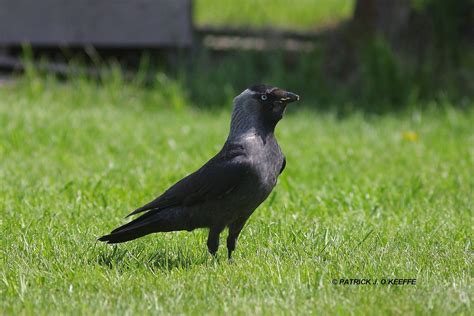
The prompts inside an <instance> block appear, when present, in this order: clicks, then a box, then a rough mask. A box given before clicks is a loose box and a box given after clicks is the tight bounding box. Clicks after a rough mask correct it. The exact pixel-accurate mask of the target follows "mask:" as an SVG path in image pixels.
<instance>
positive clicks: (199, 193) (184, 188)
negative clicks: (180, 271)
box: [99, 84, 299, 259]
mask: <svg viewBox="0 0 474 316" xmlns="http://www.w3.org/2000/svg"><path fill="white" fill-rule="evenodd" d="M297 100H299V96H298V95H296V94H294V93H291V92H287V91H284V90H282V89H279V88H276V87H271V86H267V85H263V84H257V85H253V86H251V87H249V88H247V89H246V90H245V91H244V92H242V93H241V94H240V95H238V96H237V97H235V98H234V109H233V112H232V118H231V123H230V133H229V136H228V138H227V140H226V142H225V144H224V146H223V148H222V149H221V151H220V152H219V153H218V154H217V155H216V156H214V157H213V158H212V159H211V160H209V161H208V162H207V163H206V164H205V165H204V166H202V167H201V168H200V169H199V170H197V171H196V172H194V173H192V174H190V175H188V176H187V177H185V178H184V179H182V180H180V181H178V182H177V183H176V184H174V185H173V186H172V187H171V188H169V189H168V190H167V191H166V192H164V193H163V194H162V195H160V196H159V197H158V198H156V199H155V200H153V201H151V202H150V203H148V204H146V205H144V206H142V207H140V208H138V209H136V210H135V211H133V212H132V213H130V214H129V215H128V216H131V215H135V214H138V213H141V212H146V213H145V214H143V215H141V216H140V217H138V218H136V219H134V220H132V221H131V222H129V223H128V224H125V225H123V226H120V227H119V228H117V229H114V230H113V231H112V232H111V233H110V234H108V235H105V236H102V237H100V238H99V240H100V241H104V242H107V243H109V244H115V243H121V242H125V241H129V240H133V239H136V238H139V237H142V236H145V235H148V234H151V233H157V232H169V231H178V230H188V231H192V230H194V229H196V228H208V229H209V236H208V238H207V247H208V249H209V252H210V253H211V254H212V255H214V256H215V255H216V252H217V248H218V246H219V235H220V233H221V232H222V231H223V230H224V228H226V227H228V228H229V235H228V237H227V251H228V257H229V259H230V258H231V256H232V252H233V251H234V249H235V245H236V242H237V238H238V236H239V234H240V231H241V230H242V228H243V227H244V225H245V222H246V221H247V219H248V218H249V217H250V215H251V214H252V213H253V212H254V210H255V209H256V208H257V207H258V206H259V205H260V204H261V203H262V202H263V201H264V200H265V199H266V198H267V197H268V195H269V194H270V192H271V191H272V189H273V187H274V186H275V185H276V183H277V178H278V176H279V175H280V174H281V172H282V171H283V169H285V165H286V160H285V156H284V155H283V153H282V152H281V149H280V146H278V143H277V140H276V138H275V134H274V130H275V126H276V124H277V123H278V121H280V119H281V118H282V117H283V114H284V112H285V109H286V106H287V104H288V103H290V102H293V101H297ZM128 216H127V217H128Z"/></svg>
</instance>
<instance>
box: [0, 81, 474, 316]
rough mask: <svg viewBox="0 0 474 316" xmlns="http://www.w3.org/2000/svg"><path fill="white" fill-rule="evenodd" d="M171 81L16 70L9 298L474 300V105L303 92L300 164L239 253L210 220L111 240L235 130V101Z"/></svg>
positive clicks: (373, 306)
mask: <svg viewBox="0 0 474 316" xmlns="http://www.w3.org/2000/svg"><path fill="white" fill-rule="evenodd" d="M160 82H161V83H160V84H158V85H156V87H155V88H153V89H151V90H144V89H142V88H139V87H135V86H134V85H131V84H125V83H123V81H121V80H109V81H108V83H107V84H105V85H99V84H96V83H93V82H90V81H87V80H84V79H80V78H79V79H76V80H72V81H71V82H69V83H67V84H64V83H58V82H56V81H55V80H52V79H40V78H38V77H34V76H32V77H30V78H29V79H28V78H21V79H19V80H18V81H17V82H14V83H11V84H8V85H4V86H2V87H0V157H1V163H0V179H1V182H0V212H1V217H0V230H1V232H2V233H1V245H2V246H1V248H0V254H1V265H0V297H1V300H0V311H2V312H1V313H2V314H4V315H18V314H23V315H33V314H34V315H37V314H40V315H50V314H84V315H89V314H129V315H132V314H158V313H160V314H162V313H163V314H183V313H185V314H196V315H201V314H215V315H222V314H224V313H231V314H242V315H244V314H267V315H270V314H294V315H301V314H327V313H329V312H331V313H337V314H357V315H366V314H375V315H379V314H381V313H385V314H403V315H404V314H437V315H446V314H451V313H456V314H464V315H468V314H471V312H472V311H471V305H472V294H473V292H472V283H473V282H472V281H473V278H472V276H473V275H472V272H473V271H472V253H473V250H472V227H473V225H472V224H473V222H472V215H473V205H472V188H473V184H474V182H473V177H472V174H473V163H474V161H473V155H474V152H473V148H474V146H473V145H474V138H473V133H472V122H473V119H474V111H473V110H472V107H470V108H467V109H465V110H460V109H456V108H455V107H453V106H452V105H451V104H446V103H443V102H439V103H437V104H432V105H431V106H429V107H426V109H425V110H423V111H420V110H416V108H414V109H412V110H406V111H403V112H402V113H397V114H386V115H382V116H375V115H366V114H363V113H358V112H355V113H354V114H352V115H349V116H347V117H344V118H338V117H337V116H336V115H334V114H332V113H331V112H330V111H329V112H318V111H311V110H308V109H306V110H305V109H302V110H299V111H298V110H297V108H298V105H295V106H294V107H292V108H290V109H289V111H288V112H289V113H288V115H287V117H286V118H285V119H284V120H283V121H282V122H281V123H280V125H279V126H278V131H277V137H278V139H279V142H280V144H281V147H282V148H283V151H284V153H285V154H286V156H287V167H286V170H285V172H284V174H283V175H282V176H281V177H280V179H279V184H278V186H277V187H276V189H275V190H274V192H273V193H272V195H271V196H270V197H269V199H268V200H267V201H266V202H265V203H264V204H263V205H262V206H261V207H260V208H259V209H257V211H256V212H255V214H254V215H253V216H252V217H251V219H250V221H249V222H248V224H247V226H246V227H245V228H244V230H243V233H242V235H241V238H240V241H239V245H238V247H237V251H236V252H235V255H234V257H235V258H234V262H233V263H229V262H227V260H226V254H225V250H224V249H223V248H224V247H223V246H222V245H221V248H220V250H219V253H218V259H217V260H214V259H212V258H211V257H210V256H209V255H208V253H207V250H206V246H205V239H206V232H205V231H203V230H198V231H194V232H192V233H188V232H177V233H168V234H159V235H152V236H147V237H145V238H142V239H140V240H137V241H135V242H131V243H127V244H123V245H120V246H118V247H110V246H107V245H104V244H101V243H98V242H97V241H96V238H97V237H98V236H100V235H102V234H104V233H106V232H108V231H110V230H111V229H112V228H113V227H115V226H117V225H119V224H122V223H124V222H125V220H124V219H123V217H124V216H125V215H126V214H128V213H129V212H130V210H132V209H134V208H135V207H137V206H139V205H141V204H143V203H144V202H147V201H149V200H150V199H151V198H153V197H155V196H156V194H158V193H160V192H162V191H163V190H164V189H166V188H167V187H168V186H169V185H171V184H172V183H174V182H175V181H176V180H178V179H180V178H181V177H182V176H184V175H185V174H187V173H189V172H191V171H193V170H195V169H196V168H198V167H199V166H200V165H201V164H202V163H203V162H205V161H206V160H207V159H208V158H209V157H211V156H212V155H213V154H214V153H215V152H216V151H218V150H219V149H220V146H221V145H222V143H223V141H224V140H225V137H226V133H227V128H228V122H229V114H230V105H229V106H227V107H225V108H224V109H223V110H215V111H203V110H198V109H196V108H194V107H189V106H188V101H187V99H186V98H185V97H184V96H183V94H182V91H181V90H180V89H179V88H177V87H176V86H175V85H173V84H172V83H170V82H167V81H166V80H161V81H160ZM296 92H298V91H296ZM302 97H303V99H304V95H303V96H302ZM306 102H308V103H310V100H307V101H306ZM300 107H301V106H300ZM222 237H224V236H222ZM222 240H223V239H221V241H222ZM221 244H222V243H221ZM341 278H371V279H376V278H377V279H379V280H380V279H382V278H416V280H417V281H416V282H417V284H416V286H412V285H405V286H386V285H385V286H382V285H377V286H354V285H353V286H342V285H332V284H331V280H332V279H341Z"/></svg>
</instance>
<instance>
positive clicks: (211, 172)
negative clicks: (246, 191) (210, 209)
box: [127, 144, 251, 217]
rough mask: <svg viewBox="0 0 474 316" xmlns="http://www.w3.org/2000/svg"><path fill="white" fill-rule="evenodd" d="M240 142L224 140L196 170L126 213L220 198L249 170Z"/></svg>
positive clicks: (188, 204)
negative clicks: (215, 152)
mask: <svg viewBox="0 0 474 316" xmlns="http://www.w3.org/2000/svg"><path fill="white" fill-rule="evenodd" d="M250 170H251V169H250V166H249V163H248V160H247V159H246V155H245V152H244V149H243V147H242V146H240V145H237V144H226V145H224V148H223V149H222V150H221V151H220V152H219V153H218V154H217V155H216V156H215V157H214V158H212V159H211V160H209V161H208V162H207V163H206V164H205V165H204V166H203V167H201V168H200V169H199V170H198V171H196V172H194V173H192V174H190V175H188V176H187V177H185V178H183V179H182V180H180V181H178V182H177V183H176V184H174V185H173V186H172V187H171V188H169V189H168V190H167V191H166V192H165V193H163V194H162V195H161V196H159V197H157V198H156V199H155V200H153V201H151V202H150V203H148V204H146V205H144V206H142V207H140V208H138V209H136V210H135V211H133V212H132V213H130V214H129V215H127V217H128V216H131V215H134V214H138V213H141V212H144V211H148V210H159V209H165V208H168V207H174V206H190V205H193V204H196V203H201V202H204V201H207V200H214V199H220V198H222V197H223V196H225V195H226V194H228V193H230V192H231V191H232V190H233V189H234V188H235V187H236V186H237V185H238V184H239V183H240V182H241V181H242V179H243V178H244V177H245V176H246V175H248V174H249V173H250Z"/></svg>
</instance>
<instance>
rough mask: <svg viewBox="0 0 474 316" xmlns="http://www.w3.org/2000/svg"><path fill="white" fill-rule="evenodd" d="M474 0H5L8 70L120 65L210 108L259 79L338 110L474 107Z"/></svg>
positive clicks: (0, 47)
mask: <svg viewBox="0 0 474 316" xmlns="http://www.w3.org/2000/svg"><path fill="white" fill-rule="evenodd" d="M473 3H474V2H473V1H472V0H457V1H445V0H300V1H290V0H272V1H270V0H260V1H251V0H240V1H231V0H222V1H210V0H195V1H191V0H174V1H171V0H168V1H167V0H160V1H152V0H139V1H133V2H130V1H114V2H113V3H112V2H109V1H102V0H100V1H86V0H82V1H75V2H73V3H65V2H62V1H56V0H46V1H41V2H37V1H27V0H20V1H19V0H15V1H14V0H1V2H0V30H1V32H0V69H1V70H2V72H3V75H4V77H5V75H9V74H11V73H12V72H13V73H17V74H18V73H20V74H21V73H23V72H24V71H25V69H27V68H28V67H29V69H30V70H29V71H30V73H31V72H32V71H34V72H35V74H38V73H43V74H44V73H46V74H49V75H51V74H53V75H55V76H59V77H63V78H64V77H65V78H71V77H75V76H78V75H81V76H87V77H90V78H93V79H94V80H95V79H98V80H99V81H101V80H103V81H109V80H111V79H110V73H114V75H113V76H121V77H122V76H123V78H122V79H124V80H134V81H135V82H136V81H137V80H138V81H140V85H144V86H147V87H151V88H153V87H157V85H158V86H161V87H163V85H171V86H172V87H173V88H172V89H171V90H173V89H175V90H179V91H180V92H181V93H183V96H184V98H185V99H184V100H183V103H189V104H192V105H195V106H199V107H220V106H223V105H225V104H227V103H226V102H228V101H229V100H230V99H231V98H232V97H233V96H235V95H236V94H237V93H238V92H239V91H241V90H242V89H244V88H245V87H246V86H248V85H250V84H252V83H255V82H266V83H269V84H272V85H277V86H281V87H285V88H287V89H290V90H294V91H297V92H298V93H300V94H301V95H302V96H303V98H304V100H306V101H308V100H311V102H306V103H307V105H309V106H311V107H317V108H321V109H324V108H336V109H337V110H338V111H339V110H341V111H351V110H352V109H363V110H367V111H374V112H384V111H387V110H398V109H401V108H404V107H407V106H414V105H415V106H423V104H427V103H429V101H432V100H435V99H439V98H443V99H449V100H450V101H453V102H454V103H455V104H457V105H459V106H465V105H466V104H468V103H469V100H471V99H472V95H473V91H474V89H473V86H474V76H473V74H474V71H473V70H474V54H473V44H474V41H473V39H474V25H473V21H474V13H473V12H474V5H473ZM27 73H28V71H27ZM118 73H120V74H118ZM309 103H310V104H309Z"/></svg>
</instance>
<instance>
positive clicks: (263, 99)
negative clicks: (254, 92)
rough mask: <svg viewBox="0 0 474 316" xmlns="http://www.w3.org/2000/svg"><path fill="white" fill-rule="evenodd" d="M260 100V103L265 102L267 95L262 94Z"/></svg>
mask: <svg viewBox="0 0 474 316" xmlns="http://www.w3.org/2000/svg"><path fill="white" fill-rule="evenodd" d="M260 99H262V101H266V100H267V99H268V97H267V95H266V94H262V95H261V96H260Z"/></svg>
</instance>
